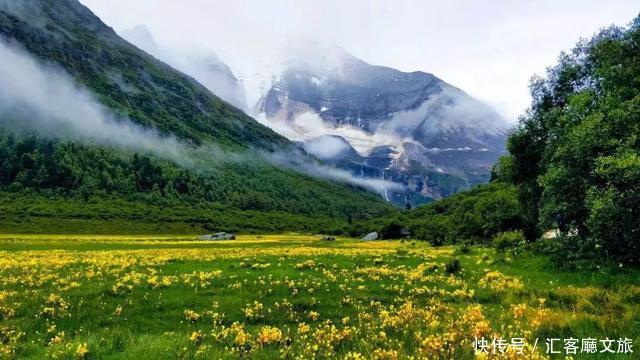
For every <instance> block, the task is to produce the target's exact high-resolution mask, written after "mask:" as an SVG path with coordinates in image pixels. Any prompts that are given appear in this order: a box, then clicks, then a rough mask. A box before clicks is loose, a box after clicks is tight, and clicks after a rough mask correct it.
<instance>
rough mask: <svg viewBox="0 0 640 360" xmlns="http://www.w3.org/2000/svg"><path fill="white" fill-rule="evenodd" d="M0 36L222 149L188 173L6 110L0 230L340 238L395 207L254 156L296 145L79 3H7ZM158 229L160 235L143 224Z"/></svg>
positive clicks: (162, 127)
mask: <svg viewBox="0 0 640 360" xmlns="http://www.w3.org/2000/svg"><path fill="white" fill-rule="evenodd" d="M0 37H1V38H2V39H5V40H6V41H10V42H12V43H14V44H17V45H16V46H19V47H22V48H24V49H26V50H27V51H28V52H29V54H31V55H33V56H35V57H37V58H38V59H40V61H43V62H47V63H52V64H54V65H55V67H56V68H58V69H60V71H63V72H65V74H68V75H69V76H70V77H71V78H73V80H74V81H77V82H78V83H80V84H81V85H82V86H83V87H86V88H87V89H88V90H90V91H91V92H92V94H93V95H95V96H96V97H97V99H98V100H99V101H100V102H101V103H102V104H104V105H106V106H107V107H108V108H109V109H110V110H112V111H114V112H116V113H117V115H118V116H121V117H122V118H123V119H127V120H128V119H130V120H131V121H132V122H134V123H135V124H136V126H144V127H145V128H148V129H157V130H158V131H159V132H160V133H161V134H164V135H171V136H174V135H175V137H176V138H177V141H179V142H180V144H183V145H184V146H185V147H187V148H188V149H190V148H192V149H194V151H195V149H209V147H212V146H213V145H215V147H213V148H214V149H217V150H216V151H217V152H207V151H204V152H203V151H200V152H198V153H197V154H196V155H197V156H199V157H203V159H197V161H196V162H195V163H196V164H200V165H201V164H206V166H200V167H198V168H194V167H193V166H190V167H182V166H180V165H182V164H181V163H180V162H179V161H175V160H174V161H169V160H166V159H163V158H159V157H157V156H155V155H153V154H151V155H150V154H138V153H135V149H132V148H122V147H118V146H106V145H98V144H92V143H88V142H87V141H78V140H76V139H74V138H73V137H51V136H47V134H46V132H43V131H34V130H38V129H34V128H28V127H26V128H25V126H26V125H25V124H29V122H28V121H26V122H25V121H23V120H25V119H24V118H23V117H24V115H18V114H17V113H16V114H11V113H10V112H9V113H7V111H4V112H0V207H2V209H3V211H2V215H1V216H0V230H4V231H45V232H55V231H67V230H69V229H70V230H71V231H73V229H77V228H78V227H82V231H92V229H93V230H96V229H97V230H96V231H106V232H122V231H123V230H122V229H120V227H119V225H118V224H129V225H127V226H128V227H127V229H130V228H131V227H135V226H134V225H132V224H135V223H136V222H137V221H141V222H144V223H145V224H147V223H151V224H153V223H156V224H163V225H162V226H164V225H167V226H169V228H170V229H179V230H176V231H191V232H199V231H204V230H207V229H227V230H233V231H249V230H252V231H253V230H255V231H283V230H296V229H297V230H304V231H340V230H339V229H341V228H343V227H344V226H346V225H347V222H348V221H350V220H351V219H352V218H353V219H358V218H367V217H370V216H375V215H381V214H385V213H387V212H389V211H391V207H390V206H389V205H388V204H385V203H384V201H383V200H382V199H380V198H379V197H378V196H376V195H375V194H372V193H369V192H366V191H365V190H364V189H362V188H359V187H354V186H349V185H345V184H341V183H333V182H327V181H321V180H317V179H314V178H311V177H309V176H306V175H304V174H300V173H297V172H294V171H291V170H286V169H281V168H278V167H276V166H274V165H271V163H269V162H267V161H265V160H264V159H263V158H261V157H259V156H254V157H252V158H249V156H248V155H250V154H253V153H254V152H255V153H266V154H269V153H270V152H272V151H280V152H282V151H288V150H289V149H295V146H293V144H292V143H291V142H289V141H288V140H287V139H286V138H284V137H282V136H279V135H277V134H275V133H274V132H273V131H272V130H270V129H269V128H267V127H265V126H263V125H260V124H259V123H257V122H256V121H255V120H253V119H252V118H250V117H249V116H247V115H246V114H244V113H243V112H242V111H240V110H238V109H237V108H235V107H233V106H230V105H229V104H227V103H226V102H224V101H222V100H220V99H219V98H218V97H216V96H214V95H213V94H211V92H210V91H208V90H207V89H206V88H205V87H203V86H202V85H200V84H199V83H197V82H196V81H195V80H193V79H192V78H190V77H188V76H186V75H184V74H182V73H181V72H179V71H176V70H174V69H173V68H171V67H169V66H168V65H166V64H164V63H162V62H160V61H158V60H156V59H155V58H153V57H151V56H149V55H148V54H146V53H145V52H143V51H141V50H139V49H137V48H136V47H134V46H133V45H131V44H129V43H128V42H126V41H124V40H123V39H121V38H119V37H118V36H117V35H116V34H115V33H114V32H113V30H112V29H111V28H109V27H108V26H106V25H105V24H103V23H102V22H101V21H100V20H99V19H98V18H97V17H96V16H95V15H93V14H92V13H91V12H90V11H89V10H88V9H87V8H86V7H84V6H82V5H81V4H80V3H78V2H77V1H75V0H62V1H49V0H38V1H29V2H22V1H13V0H0ZM0 66H9V64H7V63H6V62H5V63H0ZM13 80H15V79H13ZM18 80H19V79H18ZM2 81H5V80H3V79H0V82H2ZM3 88H6V86H3ZM2 96H3V93H2V91H1V90H0V97H2ZM46 99H48V97H45V100H46ZM51 99H54V97H51ZM2 100H4V99H0V102H1V101H2ZM71 107H72V106H71ZM73 110H74V109H73V108H71V109H69V111H70V112H73ZM26 120H28V119H26ZM87 120H89V119H87ZM90 123H91V122H88V123H87V124H90ZM144 140H145V139H140V141H144ZM114 143H117V141H116V142H114ZM200 144H201V145H203V146H202V147H201V148H200V147H199V148H196V146H195V145H200ZM208 146H209V147H208ZM283 149H284V150H283ZM243 154H245V155H243ZM243 156H244V157H243ZM215 157H217V158H218V159H216V158H215ZM309 217H314V220H313V221H311V220H308V219H309ZM38 224H48V226H47V227H45V228H43V227H42V226H41V225H38ZM52 224H53V227H51V225H52ZM172 224H173V225H172ZM174 225H175V226H174ZM150 228H153V229H156V230H154V231H162V227H154V226H151V227H147V226H141V229H150ZM63 229H67V230H63Z"/></svg>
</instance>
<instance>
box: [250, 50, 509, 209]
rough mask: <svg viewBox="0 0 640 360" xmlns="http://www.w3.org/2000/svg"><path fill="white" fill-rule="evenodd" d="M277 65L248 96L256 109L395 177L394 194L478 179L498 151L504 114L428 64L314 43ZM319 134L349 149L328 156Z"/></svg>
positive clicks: (424, 195) (420, 198)
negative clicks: (392, 62)
mask: <svg viewBox="0 0 640 360" xmlns="http://www.w3.org/2000/svg"><path fill="white" fill-rule="evenodd" d="M283 69H284V70H283V71H282V73H281V74H278V76H276V77H275V80H274V82H273V84H272V86H271V88H269V89H268V91H266V92H265V94H264V96H263V97H262V98H261V99H260V101H259V103H258V104H257V105H256V108H255V111H256V112H257V113H258V114H259V116H261V117H262V118H263V119H264V121H265V122H266V123H267V124H269V125H270V126H272V127H273V128H274V129H276V130H277V131H279V132H281V133H282V134H284V135H285V136H287V137H289V138H291V139H294V140H298V141H303V142H307V145H306V147H307V148H308V147H311V148H313V149H315V150H316V153H318V152H322V153H323V155H324V156H322V157H321V158H322V159H323V160H325V161H327V162H331V163H334V164H336V165H337V166H339V167H342V168H345V169H348V170H349V171H351V172H352V173H354V174H356V175H362V176H366V175H369V176H376V177H381V178H386V179H390V180H394V181H398V182H401V183H403V184H404V185H405V190H404V191H402V192H397V193H393V194H387V197H388V199H389V200H391V201H394V202H396V203H403V202H409V203H413V204H418V203H422V202H426V201H429V200H430V199H434V198H440V197H443V196H447V195H450V194H452V193H454V192H456V191H458V190H461V189H464V188H467V187H468V186H470V185H473V184H476V183H478V182H483V181H486V180H487V179H488V176H489V171H490V168H491V166H492V165H493V164H494V163H495V161H496V160H497V158H498V157H499V156H500V155H501V154H502V153H503V152H504V141H505V134H506V132H507V130H508V127H509V124H508V123H507V122H506V121H505V120H504V119H502V118H501V117H500V116H499V115H498V114H497V113H496V112H495V111H493V110H492V109H491V108H490V107H488V106H487V105H485V104H483V103H482V102H480V101H478V100H476V99H474V98H473V97H471V96H469V95H468V94H466V93H465V92H464V91H462V90H460V89H458V88H456V87H454V86H452V85H449V84H447V83H446V82H444V81H443V80H441V79H439V78H437V77H436V76H434V75H432V74H429V73H424V72H411V73H405V72H401V71H398V70H395V69H391V68H388V67H382V66H373V65H369V64H367V63H365V62H364V61H362V60H359V59H357V58H355V57H354V56H352V55H350V54H348V53H346V52H345V51H343V50H342V49H340V48H337V47H334V46H327V45H322V44H318V43H304V44H302V45H297V46H296V47H295V48H293V49H290V50H288V51H287V60H286V62H285V66H284V67H283ZM327 135H332V136H334V137H336V136H337V137H340V138H341V139H343V141H344V142H346V143H348V144H349V145H351V146H353V148H355V150H357V153H356V154H357V156H353V154H352V155H351V156H349V157H346V158H345V157H343V156H338V155H336V158H329V157H328V156H327V153H331V151H330V149H331V147H332V146H333V147H335V146H338V145H339V144H338V143H337V142H335V141H327V139H328V138H327V137H326V136H327ZM334 140H335V138H334ZM321 144H325V145H326V146H327V150H326V151H324V152H323V151H320V150H319V148H320V147H321V146H320V145H321ZM343 145H344V144H343Z"/></svg>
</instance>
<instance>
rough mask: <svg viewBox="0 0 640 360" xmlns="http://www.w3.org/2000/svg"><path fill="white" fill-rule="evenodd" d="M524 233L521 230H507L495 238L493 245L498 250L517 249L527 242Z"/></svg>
mask: <svg viewBox="0 0 640 360" xmlns="http://www.w3.org/2000/svg"><path fill="white" fill-rule="evenodd" d="M525 241H526V240H525V237H524V234H523V233H522V232H521V231H507V232H503V233H500V234H498V235H496V236H495V237H494V238H493V246H494V247H495V248H496V249H497V250H498V251H504V250H507V249H515V248H517V247H518V246H520V245H521V244H524V243H525Z"/></svg>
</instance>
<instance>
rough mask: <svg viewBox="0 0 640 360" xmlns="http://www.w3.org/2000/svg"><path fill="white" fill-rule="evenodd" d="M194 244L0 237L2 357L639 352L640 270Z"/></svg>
mask: <svg viewBox="0 0 640 360" xmlns="http://www.w3.org/2000/svg"><path fill="white" fill-rule="evenodd" d="M194 239H195V236H90V235H77V236H74V235H1V236H0V249H1V250H0V357H2V358H20V359H22V358H32V359H42V358H52V359H82V358H86V359H116V358H117V359H176V358H180V359H200V358H202V359H220V358H239V357H244V358H255V359H271V358H296V359H297V358H341V359H360V358H374V359H406V358H420V359H422V358H425V359H471V358H475V357H476V356H475V355H474V348H473V345H472V343H473V340H474V338H476V337H478V338H481V337H485V338H487V339H492V338H503V339H507V341H509V339H511V338H520V337H521V338H524V339H525V340H526V343H525V345H524V348H523V354H517V353H515V352H514V351H513V349H512V348H509V349H507V351H506V352H504V353H501V352H500V351H496V352H497V354H495V355H494V354H488V355H481V356H479V357H480V358H491V359H494V358H495V359H498V358H500V359H523V358H524V359H537V358H547V357H548V356H549V355H547V354H545V346H544V344H545V339H546V338H561V339H562V338H565V339H566V338H571V337H573V338H577V339H581V338H596V339H605V338H607V337H608V338H610V339H619V338H630V339H632V340H633V342H634V345H635V344H638V343H640V271H638V270H628V269H625V268H622V269H618V268H616V269H610V268H602V269H601V270H600V271H595V272H563V271H560V270H556V269H554V268H553V267H552V266H551V262H550V261H549V260H548V259H547V258H545V257H543V256H539V255H531V254H527V253H524V254H516V253H513V252H507V253H498V252H496V251H495V250H494V249H490V248H481V247H472V248H465V247H454V246H442V247H431V246H429V245H428V244H426V243H424V242H412V241H371V242H363V241H360V240H355V239H343V238H338V239H337V240H336V241H323V240H320V237H319V236H302V235H295V234H286V235H268V236H267V235H265V236H256V235H251V236H249V235H246V236H239V238H238V239H237V240H235V241H227V242H207V241H197V240H194ZM536 338H538V339H539V340H538V343H537V344H536V342H535V339H536ZM534 347H535V350H534ZM491 350H493V349H489V351H490V352H491ZM634 351H635V353H633V354H630V355H612V354H600V353H598V354H589V355H581V354H580V353H579V351H578V354H577V355H574V358H588V359H605V358H606V359H610V358H620V359H626V358H633V356H634V355H635V356H636V358H637V356H638V354H639V353H640V348H637V349H634ZM552 358H553V357H552ZM558 358H560V357H559V356H558Z"/></svg>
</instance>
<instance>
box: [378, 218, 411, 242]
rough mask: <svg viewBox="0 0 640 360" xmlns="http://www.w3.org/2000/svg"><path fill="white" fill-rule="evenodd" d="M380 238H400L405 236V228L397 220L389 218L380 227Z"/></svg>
mask: <svg viewBox="0 0 640 360" xmlns="http://www.w3.org/2000/svg"><path fill="white" fill-rule="evenodd" d="M380 237H381V238H382V239H400V238H405V237H407V228H406V227H405V226H404V224H402V223H401V222H400V221H399V220H396V219H394V220H390V221H388V222H387V223H385V224H384V225H383V226H382V229H380Z"/></svg>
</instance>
